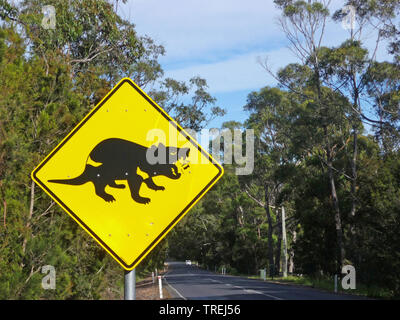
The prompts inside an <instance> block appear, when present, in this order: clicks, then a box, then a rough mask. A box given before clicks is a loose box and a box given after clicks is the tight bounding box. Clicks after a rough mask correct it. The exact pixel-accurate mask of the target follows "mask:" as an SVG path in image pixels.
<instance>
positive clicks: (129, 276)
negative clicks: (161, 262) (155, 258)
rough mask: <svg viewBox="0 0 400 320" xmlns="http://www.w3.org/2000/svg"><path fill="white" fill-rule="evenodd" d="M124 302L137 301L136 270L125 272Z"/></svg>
mask: <svg viewBox="0 0 400 320" xmlns="http://www.w3.org/2000/svg"><path fill="white" fill-rule="evenodd" d="M124 300H136V269H132V270H131V271H125V286H124Z"/></svg>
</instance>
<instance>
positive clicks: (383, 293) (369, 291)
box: [210, 269, 393, 299]
mask: <svg viewBox="0 0 400 320" xmlns="http://www.w3.org/2000/svg"><path fill="white" fill-rule="evenodd" d="M210 271H213V270H210ZM229 271H231V270H229V269H227V270H226V275H232V276H241V277H246V278H249V279H261V278H260V275H250V276H249V275H248V274H239V273H237V272H229ZM218 273H221V269H219V271H218ZM266 281H269V282H274V283H280V284H287V285H299V286H306V287H311V288H315V289H320V290H324V291H328V292H334V278H333V277H318V278H317V277H315V278H313V277H308V276H297V275H289V276H287V277H286V278H283V277H281V276H278V277H273V278H272V277H267V278H266ZM337 287H338V288H337V289H338V293H341V294H353V295H359V296H364V297H368V298H374V299H393V293H392V292H391V291H389V290H386V289H383V288H379V287H376V286H366V285H363V284H360V283H357V285H356V289H348V290H344V289H342V286H341V280H340V279H338V285H337Z"/></svg>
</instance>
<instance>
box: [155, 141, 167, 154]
mask: <svg viewBox="0 0 400 320" xmlns="http://www.w3.org/2000/svg"><path fill="white" fill-rule="evenodd" d="M165 149H166V147H165V146H164V144H163V143H161V142H160V143H159V144H158V146H157V152H161V153H164V152H165Z"/></svg>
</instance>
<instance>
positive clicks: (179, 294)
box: [163, 271, 187, 300]
mask: <svg viewBox="0 0 400 320" xmlns="http://www.w3.org/2000/svg"><path fill="white" fill-rule="evenodd" d="M168 273H169V271H168V272H167V273H166V274H165V275H164V277H163V278H164V280H165V282H166V284H167V285H168V286H169V287H170V288H171V289H173V290H174V291H175V292H176V293H177V294H178V296H179V297H181V298H182V299H183V300H187V299H186V298H185V297H184V296H183V295H181V293H180V292H179V291H178V290H176V289H175V288H174V287H173V286H172V285H171V284H169V283H168V281H167V278H166V276H167V274H168Z"/></svg>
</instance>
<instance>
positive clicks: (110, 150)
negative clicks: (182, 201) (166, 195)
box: [48, 138, 190, 204]
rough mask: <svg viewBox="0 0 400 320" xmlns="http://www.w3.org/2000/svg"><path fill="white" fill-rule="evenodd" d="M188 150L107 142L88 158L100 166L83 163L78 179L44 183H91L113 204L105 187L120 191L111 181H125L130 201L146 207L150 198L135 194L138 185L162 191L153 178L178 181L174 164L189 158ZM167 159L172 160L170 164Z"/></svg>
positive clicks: (98, 193) (98, 192) (111, 140)
mask: <svg viewBox="0 0 400 320" xmlns="http://www.w3.org/2000/svg"><path fill="white" fill-rule="evenodd" d="M189 151H190V149H189V148H176V147H166V146H164V145H163V144H162V143H160V144H159V145H158V146H155V145H153V146H151V147H150V148H146V147H144V146H142V145H139V144H137V143H134V142H131V141H127V140H123V139H117V138H112V139H107V140H103V141H102V142H100V143H99V144H98V145H97V146H96V147H94V149H93V150H92V151H91V152H90V154H89V157H88V158H90V159H91V160H92V161H94V162H97V163H98V164H100V165H97V166H93V165H91V164H89V163H88V161H87V163H86V167H85V170H84V171H83V173H82V174H81V175H80V176H78V177H76V178H72V179H55V180H48V182H53V183H62V184H70V185H82V184H84V183H86V182H92V183H93V184H94V187H95V192H96V194H97V195H98V196H99V197H101V198H103V199H104V200H105V201H107V202H111V201H115V198H114V197H113V196H112V195H111V194H108V193H107V192H106V191H105V188H106V186H107V185H108V186H110V187H113V188H119V189H123V188H125V185H123V184H117V183H116V182H115V180H126V181H127V182H128V186H129V189H130V191H131V196H132V199H133V200H134V201H136V202H138V203H145V204H146V203H149V202H150V199H149V198H145V197H141V196H140V195H139V190H140V187H141V185H142V183H145V184H146V185H147V187H149V188H150V189H152V190H156V191H157V190H165V188H164V187H162V186H158V185H156V184H155V183H154V181H153V177H156V176H165V177H168V178H170V179H179V178H180V176H181V174H180V173H179V172H178V168H177V166H176V165H175V163H176V162H177V161H178V160H179V159H183V160H185V159H186V157H188V156H189ZM148 154H150V155H152V156H154V157H156V158H158V159H160V158H161V159H164V160H165V161H158V162H157V161H151V162H156V163H154V164H151V163H149V162H148V160H147V159H148V158H147V155H148ZM153 159H154V158H153ZM168 159H173V161H171V160H168ZM160 162H163V163H160ZM168 162H172V163H168ZM138 169H140V170H141V171H143V172H145V173H146V174H147V175H148V177H147V178H144V177H142V176H141V175H140V174H138Z"/></svg>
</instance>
